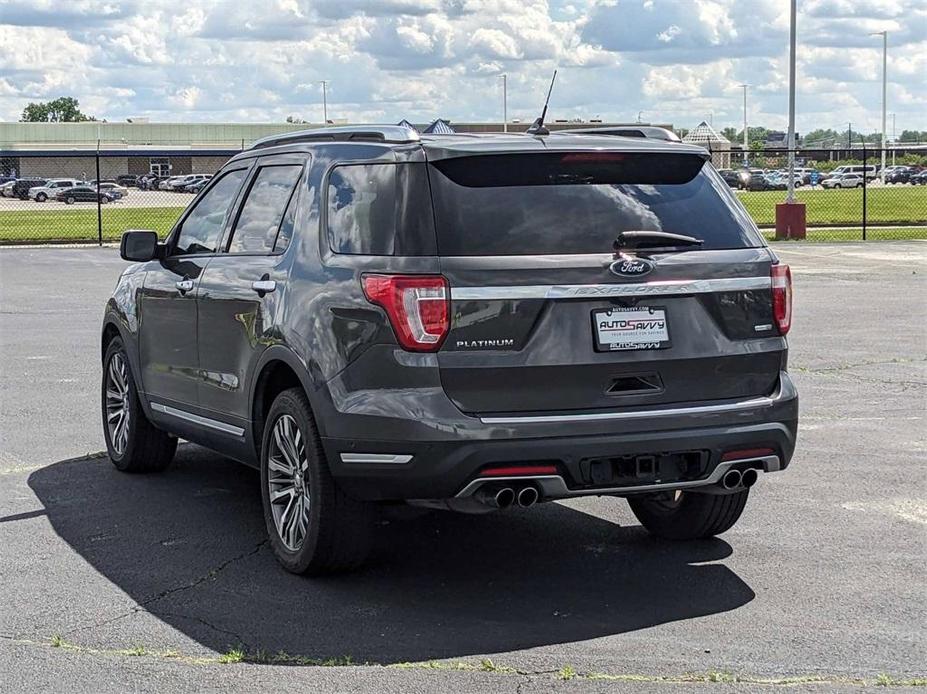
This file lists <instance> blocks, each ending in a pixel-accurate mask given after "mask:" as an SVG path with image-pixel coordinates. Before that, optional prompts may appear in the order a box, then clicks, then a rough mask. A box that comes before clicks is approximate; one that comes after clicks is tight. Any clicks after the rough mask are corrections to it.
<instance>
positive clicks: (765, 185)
mask: <svg viewBox="0 0 927 694" xmlns="http://www.w3.org/2000/svg"><path fill="white" fill-rule="evenodd" d="M740 180H741V188H742V189H743V190H774V188H773V186H772V185H771V184H770V182H769V180H768V179H767V178H766V172H765V171H763V169H750V170H749V171H743V172H741V179H740Z"/></svg>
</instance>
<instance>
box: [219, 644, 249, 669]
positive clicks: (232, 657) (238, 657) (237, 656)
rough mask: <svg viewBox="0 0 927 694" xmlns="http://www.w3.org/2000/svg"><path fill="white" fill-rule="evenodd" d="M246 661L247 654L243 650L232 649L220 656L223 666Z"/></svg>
mask: <svg viewBox="0 0 927 694" xmlns="http://www.w3.org/2000/svg"><path fill="white" fill-rule="evenodd" d="M244 659H245V652H244V650H243V649H241V648H230V649H229V650H227V651H226V652H225V653H223V654H222V655H220V656H219V662H220V663H222V664H223V665H229V664H232V663H240V662H242V661H243V660H244Z"/></svg>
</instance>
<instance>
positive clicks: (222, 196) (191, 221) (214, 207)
mask: <svg viewBox="0 0 927 694" xmlns="http://www.w3.org/2000/svg"><path fill="white" fill-rule="evenodd" d="M247 173H248V172H247V169H237V170H234V171H229V172H228V173H226V174H224V175H223V176H222V178H220V179H219V181H218V182H217V183H216V185H214V186H213V187H212V188H210V189H209V191H208V192H207V193H206V195H204V196H203V197H202V198H200V199H199V201H198V202H197V203H196V207H194V208H193V209H192V210H191V211H190V214H189V215H188V216H187V218H186V219H185V220H184V221H183V225H182V226H181V227H180V233H179V234H178V235H177V243H176V244H175V247H174V253H175V254H177V255H189V254H192V253H215V252H216V250H217V248H218V245H219V237H220V236H221V235H222V227H223V224H224V223H225V217H226V215H227V214H228V211H229V208H230V207H231V206H232V203H233V202H234V201H235V197H236V196H237V195H238V190H239V188H241V184H242V182H244V180H245V175H246V174H247Z"/></svg>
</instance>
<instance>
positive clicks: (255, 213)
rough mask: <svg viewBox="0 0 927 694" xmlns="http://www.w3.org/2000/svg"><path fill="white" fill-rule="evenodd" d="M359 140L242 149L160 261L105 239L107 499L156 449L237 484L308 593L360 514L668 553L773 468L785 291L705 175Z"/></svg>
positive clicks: (127, 241) (447, 139) (783, 378)
mask: <svg viewBox="0 0 927 694" xmlns="http://www.w3.org/2000/svg"><path fill="white" fill-rule="evenodd" d="M371 131H373V132H376V133H378V137H377V139H373V138H370V136H369V133H370V132H371ZM362 132H363V133H364V134H365V135H366V138H365V139H364V140H363V141H359V140H355V139H352V138H353V137H355V136H356V135H357V133H358V130H357V129H356V128H351V127H343V128H341V127H331V128H327V129H326V130H325V135H324V137H325V139H324V140H323V139H320V138H319V136H318V134H317V133H314V132H313V131H307V132H305V133H302V134H299V135H297V134H294V133H287V134H285V135H283V136H275V137H271V138H266V139H264V140H261V141H259V142H258V143H256V144H255V145H254V146H253V147H252V148H251V149H249V150H246V151H244V152H242V153H240V154H238V155H236V156H235V157H233V158H232V159H230V160H229V161H228V162H227V163H226V164H225V165H224V166H223V167H222V169H221V171H220V172H219V173H218V174H217V176H216V177H215V179H214V180H213V181H211V182H210V185H209V187H208V189H207V190H206V191H205V192H204V193H203V194H201V195H200V197H199V198H197V200H196V202H195V203H193V204H192V205H190V206H189V207H188V208H187V209H186V210H185V211H184V213H183V214H182V215H181V217H180V219H179V220H178V222H177V223H176V225H175V226H174V228H173V230H172V231H171V232H170V234H169V235H168V237H167V239H166V240H165V241H164V242H163V243H162V242H159V241H158V237H157V235H156V234H155V232H146V231H132V232H127V233H126V234H125V235H124V236H123V238H122V244H121V255H122V257H123V258H124V259H126V260H128V261H131V262H133V263H134V264H133V265H131V266H129V267H128V268H127V269H126V270H125V272H124V273H123V274H122V276H121V277H120V279H119V280H118V284H117V287H116V288H115V290H114V293H113V295H112V297H111V298H110V299H109V301H108V302H107V305H106V309H105V314H104V319H103V325H102V365H103V369H102V373H103V380H102V383H101V409H102V421H103V430H104V437H105V440H106V447H107V451H108V454H109V457H110V459H111V460H112V462H113V463H114V465H115V466H116V467H117V468H118V469H120V470H124V471H131V472H151V471H157V470H163V469H164V468H166V467H167V466H168V465H169V464H170V462H171V460H172V458H173V456H174V452H175V448H176V446H177V441H178V438H183V439H186V440H189V441H193V442H197V443H200V444H203V445H205V446H207V447H210V448H212V449H214V450H216V451H219V452H222V453H223V454H226V455H228V456H230V457H232V458H234V459H237V460H240V461H242V462H244V463H247V464H249V465H253V466H255V467H257V468H259V469H260V471H261V476H260V494H261V497H262V502H263V514H264V520H265V524H266V527H267V530H268V535H269V543H268V544H269V546H270V547H271V549H272V551H273V553H274V554H275V555H276V557H277V559H278V560H279V561H280V563H281V564H282V565H283V566H284V567H285V568H286V569H287V570H289V571H292V572H297V573H312V574H320V573H326V572H331V571H336V570H341V569H347V568H351V567H354V566H357V565H358V564H360V563H361V562H362V561H363V558H364V556H365V554H366V550H367V547H368V546H369V541H370V532H371V526H372V521H373V520H374V518H375V515H376V513H377V509H378V507H379V506H381V505H391V506H395V505H396V504H402V503H407V504H411V505H413V506H417V507H426V508H443V509H448V510H455V511H462V512H474V513H481V512H486V511H492V510H496V509H503V508H507V507H511V506H521V507H529V506H532V505H534V504H535V503H536V502H547V501H553V500H557V499H570V498H578V497H584V496H600V495H604V496H606V497H609V496H611V497H615V496H617V497H627V498H628V500H629V502H630V504H631V508H632V510H633V511H634V513H635V514H636V515H637V517H638V518H639V519H640V521H641V523H642V524H643V525H644V527H645V528H647V529H648V530H649V531H651V532H652V533H654V534H656V535H659V536H662V537H669V538H674V539H677V540H683V539H695V538H701V537H707V536H713V535H716V534H719V533H722V532H724V531H726V530H727V529H728V528H730V527H731V526H732V525H733V524H734V523H735V522H736V521H737V519H738V517H739V516H740V514H741V512H742V511H743V509H744V507H745V504H746V502H747V498H748V495H749V493H750V487H751V485H753V484H754V483H755V482H756V481H757V480H758V478H759V477H760V476H761V473H764V472H773V471H777V470H782V469H783V468H785V467H786V466H787V465H788V463H789V460H790V459H791V457H792V452H793V449H794V446H795V436H796V430H797V418H798V396H797V393H796V390H795V387H794V385H793V384H792V381H791V379H790V378H789V375H788V373H787V371H786V364H787V362H788V360H787V350H788V345H787V342H786V337H785V336H786V333H787V332H788V331H789V327H790V324H791V306H792V304H791V296H792V290H791V275H790V272H789V269H788V266H786V265H784V264H782V263H781V262H780V261H779V259H778V258H777V256H776V254H775V253H774V252H773V251H772V250H771V249H770V248H769V247H768V246H767V245H766V243H765V241H764V239H763V236H762V235H761V234H760V233H759V232H758V230H757V229H756V227H755V226H754V224H753V223H752V222H751V221H750V220H749V218H747V217H746V216H745V215H744V214H743V209H742V207H741V206H740V204H739V203H738V202H737V199H736V197H735V196H734V195H733V194H732V193H731V192H730V191H729V189H728V188H727V186H726V185H724V184H723V182H722V180H721V179H720V178H719V177H718V175H717V173H716V172H715V170H714V169H713V167H712V166H711V165H710V163H709V161H708V156H709V155H708V154H707V153H706V152H705V150H704V149H702V148H700V147H695V146H690V145H685V144H680V143H673V142H663V141H658V140H650V139H646V138H640V139H636V140H631V139H626V138H616V137H609V136H602V137H596V136H593V135H589V134H582V135H550V136H548V137H547V141H546V142H539V138H537V137H523V138H522V137H512V138H508V139H506V140H504V141H500V140H499V139H498V138H497V137H494V136H491V135H490V136H485V137H484V136H473V135H467V136H462V137H454V136H437V135H435V136H429V135H422V136H419V135H418V134H417V133H415V132H413V131H411V130H409V129H406V128H403V127H399V126H365V127H364V128H363V131H362ZM319 210H321V211H322V216H321V219H322V220H323V222H322V223H323V225H324V226H323V227H322V228H321V229H320V228H319V217H318V216H317V211H319ZM577 219H582V220H583V222H582V223H581V224H577V223H576V220H577ZM658 229H659V230H661V231H657V230H658ZM565 255H567V256H569V257H570V258H571V259H570V261H569V262H565V261H564V260H563V258H564V256H565ZM500 258H505V259H506V260H505V262H501V261H500ZM138 316H144V319H143V320H138V319H137V317H138ZM245 319H247V320H245ZM135 493H142V492H141V490H136V492H135ZM538 522H543V521H542V519H541V518H539V519H538ZM512 551H518V548H517V547H516V548H513V550H512Z"/></svg>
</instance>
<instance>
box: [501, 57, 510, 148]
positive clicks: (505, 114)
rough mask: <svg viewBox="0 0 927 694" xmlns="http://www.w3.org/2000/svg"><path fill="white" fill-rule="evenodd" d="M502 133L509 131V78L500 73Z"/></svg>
mask: <svg viewBox="0 0 927 694" xmlns="http://www.w3.org/2000/svg"><path fill="white" fill-rule="evenodd" d="M501 77H502V132H504V133H507V132H508V131H509V84H508V83H509V76H508V75H507V74H506V73H504V72H503V73H502V75H501Z"/></svg>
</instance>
